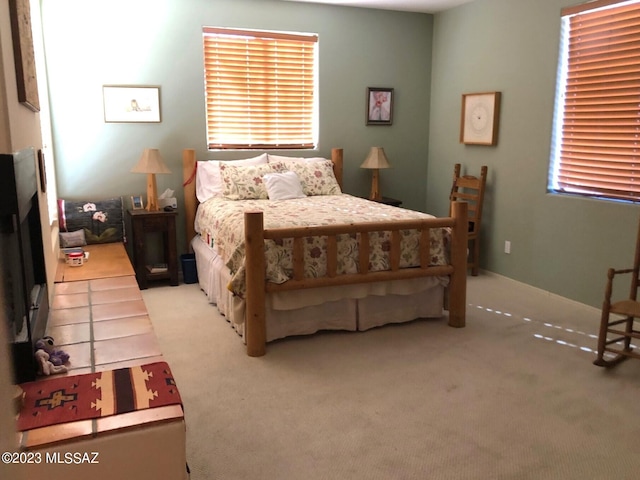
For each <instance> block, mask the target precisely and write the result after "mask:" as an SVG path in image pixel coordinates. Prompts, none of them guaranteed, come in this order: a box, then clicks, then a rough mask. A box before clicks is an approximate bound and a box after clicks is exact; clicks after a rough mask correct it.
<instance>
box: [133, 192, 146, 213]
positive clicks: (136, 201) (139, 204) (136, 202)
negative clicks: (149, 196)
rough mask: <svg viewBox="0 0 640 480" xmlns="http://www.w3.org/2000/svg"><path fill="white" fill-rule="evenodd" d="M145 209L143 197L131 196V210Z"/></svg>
mask: <svg viewBox="0 0 640 480" xmlns="http://www.w3.org/2000/svg"><path fill="white" fill-rule="evenodd" d="M143 208H144V202H143V201H142V195H132V196H131V209H132V210H142V209H143Z"/></svg>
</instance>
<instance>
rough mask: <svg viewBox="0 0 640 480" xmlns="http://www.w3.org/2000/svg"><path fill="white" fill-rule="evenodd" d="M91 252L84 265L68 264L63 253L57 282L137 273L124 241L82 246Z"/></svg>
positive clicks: (59, 262)
mask: <svg viewBox="0 0 640 480" xmlns="http://www.w3.org/2000/svg"><path fill="white" fill-rule="evenodd" d="M82 248H83V249H84V251H85V252H88V253H89V258H88V260H87V261H86V262H85V263H84V265H82V266H79V267H74V266H71V265H68V264H67V263H66V261H65V259H64V256H62V255H61V257H60V259H59V260H58V268H57V270H56V276H55V283H63V282H77V281H81V280H94V279H97V278H112V277H125V276H129V275H135V271H134V270H133V266H132V265H131V261H130V260H129V255H127V250H126V249H125V248H124V244H122V243H101V244H95V245H85V246H84V247H82Z"/></svg>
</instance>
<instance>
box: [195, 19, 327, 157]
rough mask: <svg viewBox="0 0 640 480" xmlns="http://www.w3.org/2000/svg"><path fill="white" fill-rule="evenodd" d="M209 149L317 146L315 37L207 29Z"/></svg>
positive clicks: (205, 42) (204, 30)
mask: <svg viewBox="0 0 640 480" xmlns="http://www.w3.org/2000/svg"><path fill="white" fill-rule="evenodd" d="M203 41H204V67H205V91H206V107H207V136H208V144H209V149H243V150H244V149H248V150H251V149H260V150H262V149H268V148H277V149H307V148H314V147H315V143H316V137H317V135H316V125H317V121H316V108H317V106H316V105H317V98H316V47H317V43H318V36H317V35H314V34H289V33H280V32H263V31H253V30H237V29H227V28H212V27H204V28H203Z"/></svg>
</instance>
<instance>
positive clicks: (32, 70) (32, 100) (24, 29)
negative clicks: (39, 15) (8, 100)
mask: <svg viewBox="0 0 640 480" xmlns="http://www.w3.org/2000/svg"><path fill="white" fill-rule="evenodd" d="M9 16H10V17H11V35H12V37H13V38H12V40H13V55H14V57H15V62H16V81H17V84H18V101H19V102H20V103H21V104H22V105H24V106H25V107H27V108H28V109H29V110H32V111H34V112H39V111H40V99H39V97H38V79H37V77H36V60H35V53H34V50H33V34H32V32H31V9H30V7H29V0H9Z"/></svg>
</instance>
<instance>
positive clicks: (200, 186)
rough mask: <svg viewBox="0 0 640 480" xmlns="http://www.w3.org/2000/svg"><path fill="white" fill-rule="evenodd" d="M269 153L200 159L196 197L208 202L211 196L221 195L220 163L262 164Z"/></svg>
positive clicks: (265, 161)
mask: <svg viewBox="0 0 640 480" xmlns="http://www.w3.org/2000/svg"><path fill="white" fill-rule="evenodd" d="M267 161H268V158H267V154H266V153H263V154H262V155H258V156H257V157H253V158H245V159H242V160H229V161H222V160H205V161H199V162H198V166H197V169H196V197H198V201H199V202H200V203H202V202H206V201H207V200H209V199H210V198H211V197H221V196H222V191H223V189H224V187H223V185H222V177H221V176H220V164H221V163H225V164H228V165H239V166H240V165H245V166H246V165H261V164H263V163H267Z"/></svg>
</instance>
